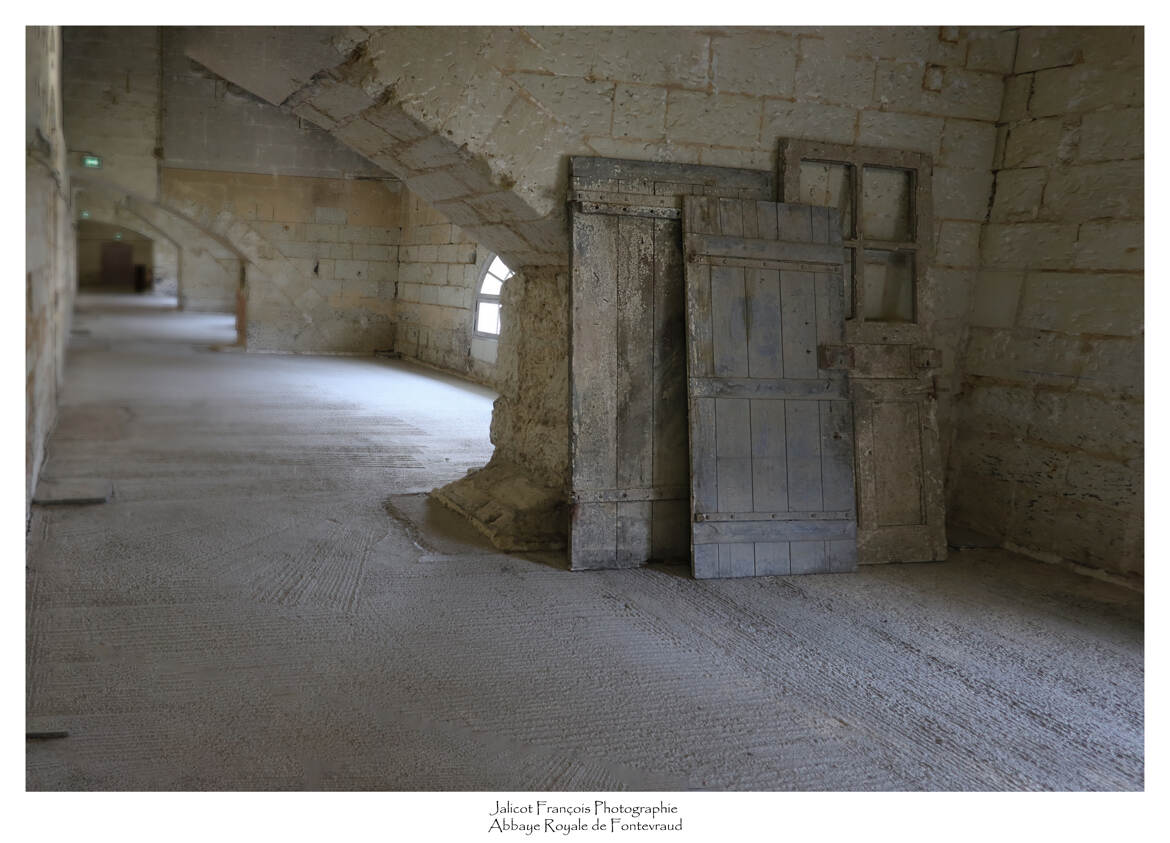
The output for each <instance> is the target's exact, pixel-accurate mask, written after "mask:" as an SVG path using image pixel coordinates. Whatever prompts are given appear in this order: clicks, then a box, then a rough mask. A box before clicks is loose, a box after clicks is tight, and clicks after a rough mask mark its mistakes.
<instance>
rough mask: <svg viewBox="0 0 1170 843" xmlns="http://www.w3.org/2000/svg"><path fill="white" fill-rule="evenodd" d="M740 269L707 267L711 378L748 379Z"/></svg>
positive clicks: (742, 279) (745, 310) (745, 322)
mask: <svg viewBox="0 0 1170 843" xmlns="http://www.w3.org/2000/svg"><path fill="white" fill-rule="evenodd" d="M744 273H745V270H744V269H743V267H739V266H712V267H711V342H712V356H713V359H714V363H715V371H714V375H715V377H719V378H746V377H748V348H747V341H748V337H747V299H746V290H745V288H744Z"/></svg>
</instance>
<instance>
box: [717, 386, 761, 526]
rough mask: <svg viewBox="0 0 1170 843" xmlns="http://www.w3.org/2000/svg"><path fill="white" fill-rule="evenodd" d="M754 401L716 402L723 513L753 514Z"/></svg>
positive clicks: (718, 485) (719, 498) (718, 474)
mask: <svg viewBox="0 0 1170 843" xmlns="http://www.w3.org/2000/svg"><path fill="white" fill-rule="evenodd" d="M751 403H752V402H751V401H750V400H749V399H747V398H716V399H715V462H716V485H717V487H718V490H719V492H718V496H717V502H718V511H719V512H751V511H752V428H751Z"/></svg>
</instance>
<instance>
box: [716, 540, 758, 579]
mask: <svg viewBox="0 0 1170 843" xmlns="http://www.w3.org/2000/svg"><path fill="white" fill-rule="evenodd" d="M755 573H756V548H755V545H754V544H752V543H750V542H741V543H735V544H721V545H719V576H721V577H751V576H754V575H755Z"/></svg>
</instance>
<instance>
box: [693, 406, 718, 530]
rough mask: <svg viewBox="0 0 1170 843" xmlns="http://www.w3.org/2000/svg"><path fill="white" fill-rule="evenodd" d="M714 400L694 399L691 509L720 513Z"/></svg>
mask: <svg viewBox="0 0 1170 843" xmlns="http://www.w3.org/2000/svg"><path fill="white" fill-rule="evenodd" d="M715 400H716V399H714V398H694V397H692V398H691V402H690V418H691V511H692V512H718V511H719V502H718V493H719V485H718V481H717V475H716V471H715V464H716V463H715V453H716V451H715Z"/></svg>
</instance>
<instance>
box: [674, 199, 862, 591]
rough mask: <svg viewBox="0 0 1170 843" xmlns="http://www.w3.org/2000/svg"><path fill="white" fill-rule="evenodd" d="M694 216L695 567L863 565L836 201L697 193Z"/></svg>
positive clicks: (689, 289) (739, 572) (791, 570)
mask: <svg viewBox="0 0 1170 843" xmlns="http://www.w3.org/2000/svg"><path fill="white" fill-rule="evenodd" d="M683 226H684V232H685V247H684V248H685V254H686V298H687V333H688V346H687V372H688V380H687V384H688V386H687V392H688V396H689V403H690V415H689V418H690V461H691V544H692V547H691V551H692V557H691V559H692V570H693V572H694V575H695V576H696V577H745V576H761V575H766V574H807V573H825V572H835V571H852V570H854V568H855V567H856V565H857V550H856V541H855V537H856V532H857V518H856V507H855V498H854V483H853V416H852V408H851V406H850V401H849V383H848V379H847V377H846V375H845V373H844V372H842V371H838V370H834V369H832V368H830V367H831V366H833V365H835V351H836V349H838V348H839V347H840V344H841V343H842V341H843V340H844V331H845V323H844V318H845V313H844V295H843V285H842V272H843V267H842V251H841V249H842V247H841V233H840V227H839V223H838V217H837V212H836V211H835V210H833V209H829V208H821V207H811V206H807V205H794V204H789V205H783V204H780V205H778V204H776V203H773V202H758V201H745V200H738V199H715V198H698V197H688V198H687V199H686V204H685V207H684V217H683Z"/></svg>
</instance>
